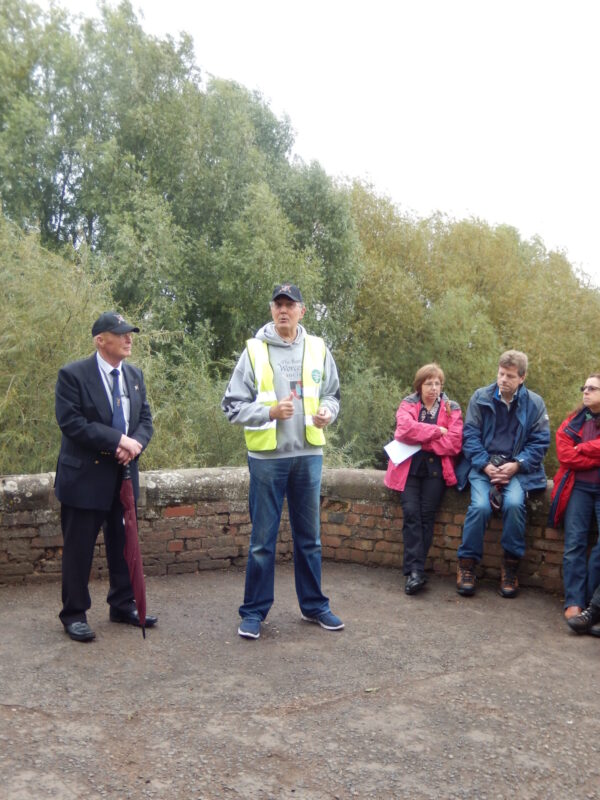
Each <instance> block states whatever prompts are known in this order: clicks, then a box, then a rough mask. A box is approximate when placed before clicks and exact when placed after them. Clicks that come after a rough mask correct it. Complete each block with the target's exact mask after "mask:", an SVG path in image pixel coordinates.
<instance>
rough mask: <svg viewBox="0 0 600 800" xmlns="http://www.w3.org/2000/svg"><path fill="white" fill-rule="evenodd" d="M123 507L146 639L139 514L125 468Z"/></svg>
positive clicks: (127, 552)
mask: <svg viewBox="0 0 600 800" xmlns="http://www.w3.org/2000/svg"><path fill="white" fill-rule="evenodd" d="M119 497H120V499H121V505H122V506H123V522H124V524H125V549H124V551H123V555H124V556H125V561H126V562H127V567H128V569H129V579H130V581H131V586H132V588H133V596H134V598H135V605H136V607H137V612H138V616H139V619H140V626H141V628H142V636H143V637H144V639H145V638H146V583H145V581H144V565H143V564H142V553H141V551H140V540H139V538H138V526H137V514H136V508H135V499H134V496H133V486H132V483H131V470H130V469H129V467H125V469H124V470H123V481H122V483H121V492H120V495H119Z"/></svg>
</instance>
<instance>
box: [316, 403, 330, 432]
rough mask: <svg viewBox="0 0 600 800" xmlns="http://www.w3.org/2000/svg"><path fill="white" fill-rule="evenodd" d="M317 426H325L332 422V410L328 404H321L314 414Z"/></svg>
mask: <svg viewBox="0 0 600 800" xmlns="http://www.w3.org/2000/svg"><path fill="white" fill-rule="evenodd" d="M313 422H314V424H315V427H316V428H324V427H325V426H326V425H329V423H330V422H331V411H330V410H329V409H328V408H327V407H326V406H319V408H318V410H317V413H316V414H315V415H314V416H313Z"/></svg>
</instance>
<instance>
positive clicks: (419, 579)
mask: <svg viewBox="0 0 600 800" xmlns="http://www.w3.org/2000/svg"><path fill="white" fill-rule="evenodd" d="M426 583H427V578H426V577H425V575H424V574H423V573H422V572H417V571H416V570H413V571H412V572H411V573H410V575H407V576H406V583H405V584H404V591H405V592H406V594H416V593H417V592H420V591H421V589H422V588H423V587H424V586H425V584H426Z"/></svg>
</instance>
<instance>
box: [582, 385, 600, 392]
mask: <svg viewBox="0 0 600 800" xmlns="http://www.w3.org/2000/svg"><path fill="white" fill-rule="evenodd" d="M581 391H582V392H600V386H582V387H581Z"/></svg>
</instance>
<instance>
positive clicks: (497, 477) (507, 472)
mask: <svg viewBox="0 0 600 800" xmlns="http://www.w3.org/2000/svg"><path fill="white" fill-rule="evenodd" d="M483 471H484V472H485V474H486V475H487V476H488V478H489V479H490V482H491V483H493V485H494V486H506V485H507V484H508V483H509V482H510V479H511V478H512V477H513V475H516V474H517V472H518V471H519V464H518V462H516V461H508V462H507V463H506V464H502V466H501V467H495V466H494V465H493V464H488V465H487V466H486V467H485V468H484V470H483Z"/></svg>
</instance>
